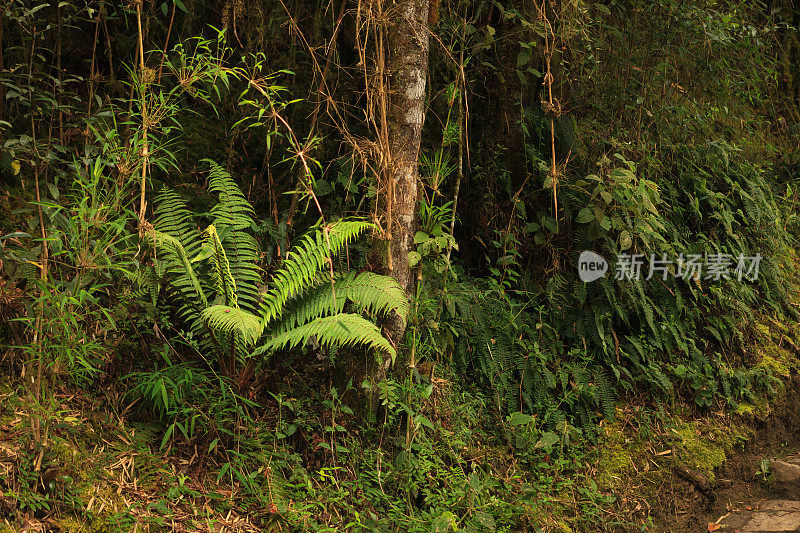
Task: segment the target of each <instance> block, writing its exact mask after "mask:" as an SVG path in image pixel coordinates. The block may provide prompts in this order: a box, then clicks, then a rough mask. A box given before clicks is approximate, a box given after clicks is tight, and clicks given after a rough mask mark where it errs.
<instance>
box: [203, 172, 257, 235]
mask: <svg viewBox="0 0 800 533" xmlns="http://www.w3.org/2000/svg"><path fill="white" fill-rule="evenodd" d="M203 162H204V163H208V165H209V167H210V170H209V174H208V178H209V180H208V188H209V190H210V191H211V192H213V193H216V194H217V195H218V197H219V202H218V203H217V204H216V205H215V206H214V207H212V208H211V216H212V217H213V218H214V221H215V223H216V224H217V225H219V226H221V225H225V226H230V227H232V228H234V229H237V230H243V229H247V228H249V227H250V226H251V224H252V223H253V219H255V216H256V212H255V210H254V209H253V206H252V205H251V204H250V202H248V201H247V199H246V198H245V197H244V194H242V190H241V189H240V188H239V186H238V185H236V182H235V181H234V180H233V178H232V177H231V175H230V174H229V173H228V171H227V170H225V169H224V168H222V167H221V166H219V165H218V164H217V163H215V162H214V161H212V160H211V159H203Z"/></svg>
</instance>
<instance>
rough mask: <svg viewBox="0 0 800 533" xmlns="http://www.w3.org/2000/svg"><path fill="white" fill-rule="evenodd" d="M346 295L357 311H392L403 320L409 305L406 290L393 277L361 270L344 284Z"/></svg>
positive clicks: (406, 315)
mask: <svg viewBox="0 0 800 533" xmlns="http://www.w3.org/2000/svg"><path fill="white" fill-rule="evenodd" d="M346 287H347V297H348V298H349V299H350V300H351V301H352V302H353V303H354V304H355V305H356V308H357V309H358V310H359V311H364V310H368V311H370V312H371V313H376V314H378V313H389V312H394V313H396V314H397V315H398V316H399V317H400V318H402V319H403V320H404V321H405V319H406V317H408V312H409V311H410V309H411V307H410V305H409V302H408V298H407V297H406V292H405V291H404V290H403V288H402V287H401V286H400V284H399V283H397V281H396V280H395V279H394V278H391V277H389V276H383V275H380V274H375V273H374V272H362V273H361V274H359V275H358V276H356V277H355V279H353V280H352V281H351V282H350V283H348V284H347V285H346Z"/></svg>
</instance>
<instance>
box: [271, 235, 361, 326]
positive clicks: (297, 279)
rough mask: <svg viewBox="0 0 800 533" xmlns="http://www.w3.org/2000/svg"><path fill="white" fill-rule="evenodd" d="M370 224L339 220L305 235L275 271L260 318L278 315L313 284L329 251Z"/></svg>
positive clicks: (329, 253)
mask: <svg viewBox="0 0 800 533" xmlns="http://www.w3.org/2000/svg"><path fill="white" fill-rule="evenodd" d="M372 227H373V225H372V224H370V223H369V222H359V221H341V222H337V223H334V224H331V225H329V226H326V227H324V228H322V229H318V230H317V231H316V232H315V233H314V234H313V235H305V236H304V237H303V238H302V239H301V241H300V242H299V243H298V244H297V245H295V246H294V247H293V248H292V250H291V251H290V252H289V254H288V257H287V258H286V261H284V263H283V268H281V269H280V270H279V271H278V272H277V273H276V274H275V277H274V281H275V287H274V288H273V289H272V290H271V291H270V292H269V293H267V295H266V297H265V298H264V300H263V301H262V304H261V308H262V313H263V316H264V320H265V321H266V322H269V321H271V320H273V319H275V318H278V317H280V315H281V313H282V310H283V307H284V306H285V305H286V302H287V301H288V300H289V299H290V298H293V297H295V296H297V295H298V294H300V293H302V292H303V291H304V290H306V289H308V288H309V287H310V286H311V285H312V284H313V282H314V279H315V278H316V275H317V273H318V272H319V271H320V270H321V269H322V268H323V267H325V266H327V265H328V261H329V258H330V256H331V254H335V253H337V252H338V251H339V250H340V249H341V248H342V247H343V246H344V245H346V244H347V243H349V242H350V241H352V240H353V239H355V238H356V237H358V236H359V235H361V234H362V233H364V232H365V231H367V230H368V229H370V228H372Z"/></svg>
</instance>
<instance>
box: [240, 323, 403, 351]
mask: <svg viewBox="0 0 800 533" xmlns="http://www.w3.org/2000/svg"><path fill="white" fill-rule="evenodd" d="M311 337H316V338H317V341H318V342H319V343H320V344H321V345H323V346H326V347H331V346H354V345H366V346H368V347H370V348H373V349H376V350H382V351H384V352H385V353H388V354H389V355H390V356H391V357H392V360H394V358H395V357H396V356H397V352H396V351H395V349H394V347H393V346H392V345H391V344H390V343H389V341H388V340H387V339H386V338H385V337H384V336H383V335H382V334H381V330H380V329H379V328H378V326H376V325H375V324H373V323H372V322H370V321H369V320H366V319H365V318H363V317H361V316H359V315H356V314H352V313H339V314H337V315H333V316H327V317H323V318H317V319H315V320H313V321H311V322H309V323H308V324H304V325H302V326H299V327H296V328H294V329H292V330H290V331H287V332H286V333H282V334H280V335H277V336H275V337H273V338H272V339H270V340H269V341H267V342H266V343H265V344H263V345H262V346H259V347H258V348H257V349H256V350H255V351H254V352H253V355H261V354H263V353H270V352H274V351H276V350H280V349H283V348H289V349H291V348H295V347H297V346H299V345H302V344H305V343H306V342H307V341H308V340H309V339H311Z"/></svg>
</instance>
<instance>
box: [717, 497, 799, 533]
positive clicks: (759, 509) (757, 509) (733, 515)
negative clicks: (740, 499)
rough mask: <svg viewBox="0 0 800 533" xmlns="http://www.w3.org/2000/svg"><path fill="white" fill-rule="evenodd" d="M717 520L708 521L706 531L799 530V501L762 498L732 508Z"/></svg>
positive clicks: (760, 532)
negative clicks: (743, 505)
mask: <svg viewBox="0 0 800 533" xmlns="http://www.w3.org/2000/svg"><path fill="white" fill-rule="evenodd" d="M720 518H721V519H720V520H719V521H717V522H711V523H709V527H708V531H721V532H725V533H756V532H758V533H779V532H787V531H800V501H797V500H764V501H760V502H755V503H753V504H750V505H747V506H745V507H743V508H741V509H732V510H731V511H730V512H729V513H727V514H726V515H723V516H722V517H720Z"/></svg>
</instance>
